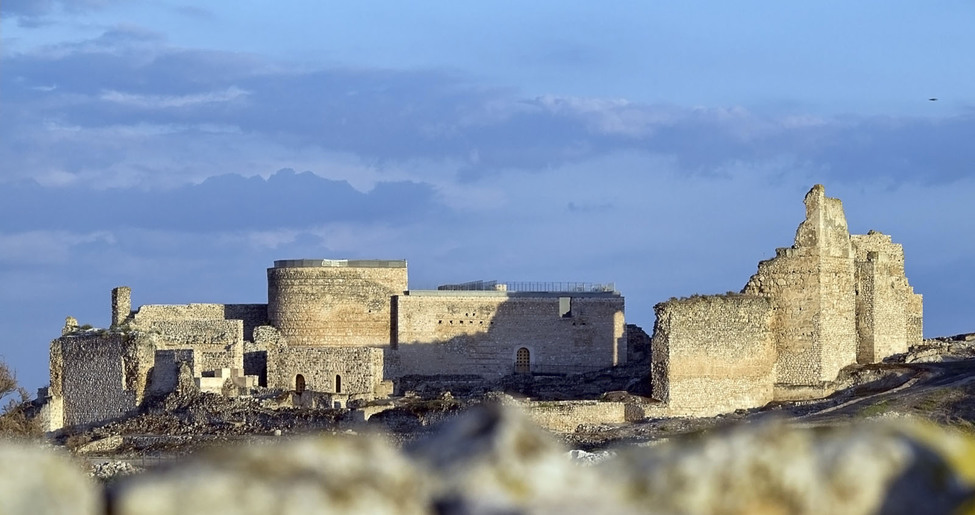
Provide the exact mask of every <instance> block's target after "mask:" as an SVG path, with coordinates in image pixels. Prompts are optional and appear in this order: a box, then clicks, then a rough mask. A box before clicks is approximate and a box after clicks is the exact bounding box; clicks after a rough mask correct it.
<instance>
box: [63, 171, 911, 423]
mask: <svg viewBox="0 0 975 515" xmlns="http://www.w3.org/2000/svg"><path fill="white" fill-rule="evenodd" d="M805 205H806V218H805V221H803V222H802V223H801V224H800V226H799V228H798V230H797V232H796V238H795V244H794V245H793V246H792V247H790V248H782V249H778V250H777V251H776V255H775V257H774V258H772V259H769V260H767V261H763V262H761V263H759V266H758V272H757V273H756V274H755V275H754V276H752V278H751V279H750V280H749V281H748V283H747V285H746V286H745V288H744V289H743V290H742V292H741V293H738V294H730V293H729V294H725V295H710V296H693V297H690V298H685V299H671V300H670V301H667V302H663V303H660V304H658V305H657V306H655V308H654V309H655V313H656V323H655V326H654V331H653V336H652V340H651V344H650V346H651V351H650V360H649V370H645V371H643V372H642V375H644V376H645V375H648V374H649V376H650V379H651V385H652V391H653V397H654V399H656V401H658V402H656V403H651V404H649V405H647V406H645V407H644V408H645V411H644V413H645V414H646V415H647V416H710V415H715V414H718V413H722V412H729V411H733V410H735V409H739V408H753V407H760V406H763V405H765V404H767V403H768V402H770V401H773V400H795V399H804V398H813V397H820V396H824V395H826V394H828V393H830V391H831V390H830V388H831V383H832V382H833V381H834V380H835V379H836V377H837V374H838V373H839V370H840V369H841V368H843V367H845V366H848V365H852V364H855V363H873V362H877V361H880V360H882V359H884V358H885V357H888V356H891V355H894V354H898V353H903V352H906V351H907V350H908V348H909V347H910V346H912V345H916V344H919V343H921V316H922V304H921V296H920V295H917V294H915V293H914V291H913V289H912V288H911V287H910V285H909V284H908V282H907V279H906V278H905V276H904V252H903V249H902V247H901V246H900V245H899V244H895V243H893V242H892V241H891V238H890V236H887V235H884V234H881V233H877V232H873V231H871V232H870V233H869V234H867V235H852V236H851V235H850V233H849V230H848V228H847V223H846V219H845V215H844V214H843V208H842V204H841V203H840V201H839V200H838V199H833V198H828V197H826V196H825V191H824V189H823V187H822V186H820V185H817V186H815V187H813V189H812V190H811V191H810V192H809V193H808V194H807V195H806V198H805ZM267 279H268V299H267V304H187V305H144V306H142V307H140V308H138V309H137V310H132V307H131V301H130V298H131V291H130V290H129V288H127V287H119V288H116V289H114V290H113V291H112V326H111V328H109V329H107V330H91V329H88V330H86V329H82V328H79V327H78V326H77V322H76V321H74V319H72V318H70V317H69V318H68V320H67V322H66V324H65V328H64V329H63V331H62V336H61V337H60V338H57V339H55V340H54V341H53V342H52V343H51V354H50V367H51V385H50V388H49V390H48V399H47V410H48V418H49V420H50V422H49V429H51V430H56V429H59V428H62V427H68V426H75V425H87V424H93V423H100V422H103V421H107V420H111V419H113V418H118V417H120V416H124V415H125V414H127V413H130V412H132V411H134V410H136V409H138V407H139V406H140V405H141V404H142V403H143V401H144V400H145V399H147V398H149V397H152V396H159V395H165V394H167V393H170V392H173V391H175V390H177V389H181V388H187V387H188V388H198V389H200V390H203V391H211V392H228V391H229V390H236V389H246V388H252V387H256V386H265V387H267V388H271V389H276V390H280V391H290V392H292V397H293V398H294V399H295V402H296V403H298V404H303V405H318V406H329V407H345V406H346V404H347V402H348V401H350V400H356V401H368V400H373V399H376V398H383V397H387V396H390V395H393V394H401V393H403V392H401V391H399V390H398V385H399V383H400V381H401V380H403V379H404V378H407V377H411V378H416V377H421V378H422V377H423V376H437V377H443V376H464V377H472V376H473V377H480V378H482V379H483V380H486V381H487V380H496V379H498V378H501V377H503V376H506V375H510V374H526V375H532V374H563V375H571V374H579V373H585V372H591V371H596V370H603V369H610V368H612V367H618V366H620V365H624V364H626V362H627V359H628V355H631V356H632V355H635V354H634V353H632V352H628V349H627V334H626V326H625V323H624V299H623V297H622V296H621V295H620V293H619V292H617V291H615V289H614V288H613V287H612V286H611V285H590V284H579V283H570V284H554V285H553V284H527V285H516V284H503V283H495V282H482V281H476V282H472V283H465V284H459V285H446V286H441V287H440V288H438V289H437V290H410V289H409V288H408V282H407V268H406V261H401V260H400V261H378V260H327V259H326V260H283V261H276V262H275V263H274V267H272V268H269V269H268V270H267ZM629 350H630V351H632V349H629ZM619 412H620V413H621V414H622V413H623V410H622V407H620V409H619ZM620 416H622V415H620ZM628 418H632V417H628Z"/></svg>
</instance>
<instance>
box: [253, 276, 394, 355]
mask: <svg viewBox="0 0 975 515" xmlns="http://www.w3.org/2000/svg"><path fill="white" fill-rule="evenodd" d="M315 263H318V264H317V265H315ZM313 265H314V266H313ZM267 281H268V319H269V321H270V323H271V325H273V326H275V327H277V328H278V330H280V331H281V334H282V335H283V336H284V337H285V338H287V340H288V341H289V342H291V343H292V344H294V345H329V346H339V345H341V346H377V345H387V344H388V343H389V341H390V338H391V326H390V320H391V305H390V301H391V299H392V297H393V296H394V295H400V294H402V293H403V292H404V291H405V290H406V288H407V273H406V262H405V261H392V262H358V261H329V260H323V261H320V262H311V261H308V262H305V261H302V262H289V261H277V262H275V267H274V268H269V269H268V270H267Z"/></svg>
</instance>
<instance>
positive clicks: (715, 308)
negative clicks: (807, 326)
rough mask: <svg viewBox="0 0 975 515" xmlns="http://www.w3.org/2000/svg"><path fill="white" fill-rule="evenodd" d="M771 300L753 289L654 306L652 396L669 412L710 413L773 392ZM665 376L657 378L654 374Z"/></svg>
mask: <svg viewBox="0 0 975 515" xmlns="http://www.w3.org/2000/svg"><path fill="white" fill-rule="evenodd" d="M772 309H773V308H772V304H771V302H770V300H769V299H768V298H765V297H761V296H752V295H712V296H703V297H691V298H687V299H679V300H676V299H675V300H671V301H668V302H664V303H660V304H657V305H656V306H654V311H655V312H656V316H657V322H656V325H655V327H654V335H653V342H652V343H651V348H652V356H653V357H652V362H651V373H652V377H653V379H654V383H653V397H654V398H656V399H658V400H661V401H664V402H667V403H669V408H670V414H671V416H686V415H691V416H711V415H716V414H718V413H725V412H728V411H734V410H735V409H738V408H752V407H759V406H763V405H765V404H767V403H768V402H769V401H771V400H772V398H773V384H774V382H775V375H774V365H775V357H776V352H775V342H774V339H773V332H772ZM661 377H663V378H665V380H663V381H659V380H658V378H661Z"/></svg>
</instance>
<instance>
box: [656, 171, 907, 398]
mask: <svg viewBox="0 0 975 515" xmlns="http://www.w3.org/2000/svg"><path fill="white" fill-rule="evenodd" d="M804 202H805V205H806V219H805V220H804V221H803V222H802V223H801V224H800V225H799V228H798V229H797V230H796V237H795V243H794V244H793V245H792V247H789V248H780V249H776V251H775V257H773V258H772V259H769V260H766V261H762V262H761V263H759V264H758V272H756V273H755V275H753V276H752V277H751V279H749V280H748V283H747V284H746V285H745V287H744V289H742V291H741V293H740V294H726V295H709V296H695V297H691V298H687V299H672V300H670V301H668V302H663V303H661V304H657V305H656V306H655V307H654V311H655V312H656V315H657V321H656V324H655V327H654V332H653V333H654V334H653V341H652V343H651V349H652V355H653V358H652V365H651V367H652V371H653V372H652V377H653V386H654V396H655V397H657V398H658V399H659V400H661V401H663V402H665V403H667V404H668V406H669V408H670V412H669V413H671V414H680V415H698V416H707V415H714V414H717V413H722V412H728V411H733V410H735V409H739V408H752V407H758V406H763V405H765V404H767V403H768V402H770V401H773V400H799V399H807V398H815V397H823V396H825V395H827V394H829V393H831V383H832V382H833V381H834V380H835V379H836V377H837V374H838V373H839V371H840V369H841V368H843V367H845V366H847V365H852V364H854V363H860V364H866V363H876V362H879V361H881V360H883V359H884V358H886V357H889V356H892V355H895V354H900V353H904V352H907V350H908V349H909V348H910V347H911V346H912V345H918V344H920V343H921V318H922V304H921V300H922V299H921V295H918V294H915V293H914V289H913V288H911V286H910V285H909V284H908V282H907V278H906V277H905V276H904V249H903V247H901V245H899V244H896V243H893V242H892V241H891V238H890V236H887V235H885V234H881V233H879V232H875V231H870V233H868V234H866V235H852V236H851V235H850V232H849V229H848V228H847V224H846V216H845V215H844V214H843V204H842V203H841V202H840V200H839V199H835V198H829V197H827V196H826V192H825V190H824V188H823V186H821V185H816V186H814V187H813V188H812V189H811V190H810V191H809V193H808V194H806V198H805V201H804Z"/></svg>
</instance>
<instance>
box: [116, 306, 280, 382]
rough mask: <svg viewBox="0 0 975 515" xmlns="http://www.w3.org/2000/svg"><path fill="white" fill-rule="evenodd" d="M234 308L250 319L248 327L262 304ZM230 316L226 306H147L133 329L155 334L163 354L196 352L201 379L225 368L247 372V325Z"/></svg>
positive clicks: (195, 364)
mask: <svg viewBox="0 0 975 515" xmlns="http://www.w3.org/2000/svg"><path fill="white" fill-rule="evenodd" d="M230 306H236V307H235V308H232V309H236V310H237V314H240V315H243V316H250V317H251V319H250V320H248V322H247V323H248V324H251V325H253V324H255V323H257V322H256V320H257V319H259V317H260V308H259V307H258V306H261V305H260V304H258V305H249V304H243V305H242V304H237V305H233V304H232V305H230ZM227 313H228V309H227V305H224V304H176V305H146V306H142V307H141V308H139V310H138V311H137V312H136V313H134V315H133V317H132V319H131V322H130V328H131V329H132V330H135V331H142V332H146V333H149V334H151V336H152V338H153V343H154V344H155V346H156V348H158V349H159V350H179V349H184V350H193V353H192V356H193V363H192V368H193V372H194V375H195V376H197V377H199V376H200V375H201V374H202V373H204V372H209V371H213V370H219V369H221V368H237V369H243V368H244V324H245V322H244V320H240V319H237V320H227V319H225V318H224V317H225V316H227ZM251 331H252V332H253V328H252V329H251Z"/></svg>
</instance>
